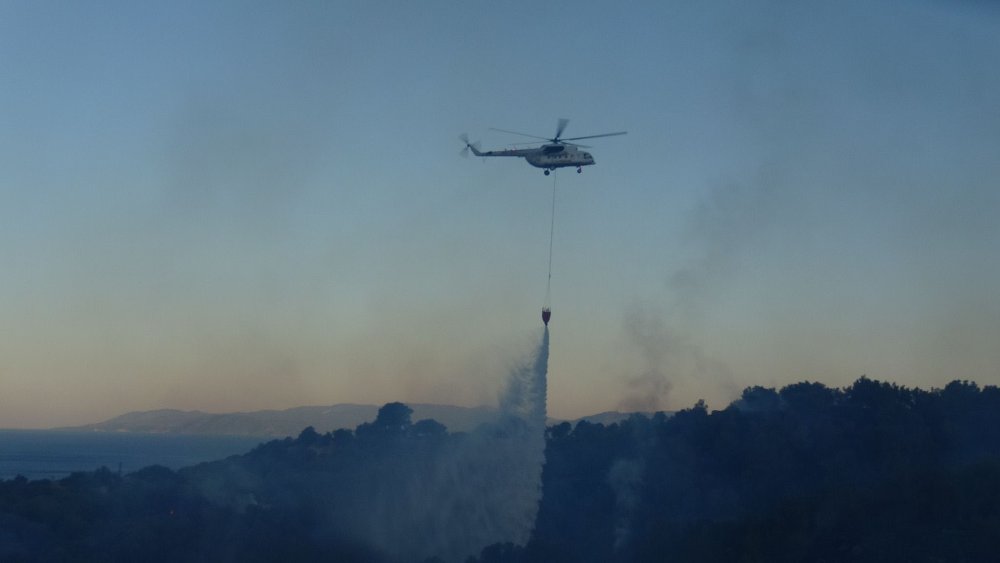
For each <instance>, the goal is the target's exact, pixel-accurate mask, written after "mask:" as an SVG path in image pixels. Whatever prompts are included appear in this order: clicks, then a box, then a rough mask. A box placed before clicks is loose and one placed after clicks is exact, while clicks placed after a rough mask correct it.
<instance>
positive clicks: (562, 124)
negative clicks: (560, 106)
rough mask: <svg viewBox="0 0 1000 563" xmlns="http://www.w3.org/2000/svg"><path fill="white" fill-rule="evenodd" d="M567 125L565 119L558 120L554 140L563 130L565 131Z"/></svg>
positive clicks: (567, 121) (567, 122)
mask: <svg viewBox="0 0 1000 563" xmlns="http://www.w3.org/2000/svg"><path fill="white" fill-rule="evenodd" d="M567 124H569V120H568V119H566V118H565V117H560V118H559V125H558V126H556V136H555V138H556V139H558V138H559V135H562V132H563V130H564V129H566V125H567Z"/></svg>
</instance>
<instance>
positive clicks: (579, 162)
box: [459, 118, 627, 176]
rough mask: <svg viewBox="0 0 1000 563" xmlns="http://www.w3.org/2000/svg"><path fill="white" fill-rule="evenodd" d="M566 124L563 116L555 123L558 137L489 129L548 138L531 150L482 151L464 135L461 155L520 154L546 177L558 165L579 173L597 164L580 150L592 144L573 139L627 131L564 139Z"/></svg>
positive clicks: (619, 132) (611, 134) (612, 134)
mask: <svg viewBox="0 0 1000 563" xmlns="http://www.w3.org/2000/svg"><path fill="white" fill-rule="evenodd" d="M567 124H569V120H568V119H565V118H563V119H560V120H559V122H558V124H557V126H556V136H555V137H539V136H538V135H528V134H527V133H518V132H517V131H508V130H506V129H496V128H494V127H491V128H490V129H491V130H493V131H500V132H501V133H510V134H513V135H521V136H522V137H531V138H534V139H541V140H543V141H545V144H543V145H542V146H540V147H535V148H529V149H503V150H496V151H481V150H479V143H471V142H469V136H468V135H465V134H462V135H461V136H460V137H459V139H461V140H462V142H463V143H465V148H463V149H462V154H463V155H466V154H468V153H469V151H470V150H471V151H472V154H474V155H476V156H520V157H523V158H524V160H527V161H528V164H530V165H532V166H535V167H537V168H541V169H543V170H544V171H545V175H546V176H548V175H549V173H551V172H552V171H553V170H555V169H556V168H566V167H574V166H575V167H576V172H577V174H579V173H581V172H583V167H584V166H590V165H591V164H594V157H593V156H591V155H590V153H589V152H587V151H583V150H580V149H586V148H590V147H587V146H584V145H578V144H576V143H571V142H570V141H580V140H583V139H596V138H598V137H613V136H615V135H624V134H626V133H627V131H618V132H616V133H602V134H600V135H586V136H583V137H567V138H565V139H564V138H563V137H562V134H563V131H564V130H565V129H566V125H567Z"/></svg>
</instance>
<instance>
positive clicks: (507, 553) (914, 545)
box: [0, 378, 1000, 563]
mask: <svg viewBox="0 0 1000 563" xmlns="http://www.w3.org/2000/svg"><path fill="white" fill-rule="evenodd" d="M409 415H410V411H409V409H408V408H407V407H405V406H404V405H401V404H399V403H393V404H390V405H386V406H385V407H383V409H382V410H381V411H380V413H379V417H378V418H377V419H376V421H374V422H373V423H369V424H365V425H362V426H359V427H358V428H357V429H355V430H354V431H348V430H338V431H336V432H331V433H318V432H316V431H314V430H313V429H311V428H308V429H306V430H305V431H303V432H302V434H301V435H300V436H299V437H298V438H297V439H285V440H276V441H272V442H269V443H267V444H263V445H262V446H260V447H258V448H257V449H255V450H254V451H252V452H250V453H248V454H246V455H244V456H234V457H233V458H230V459H228V460H223V461H219V462H213V463H210V464H203V465H200V466H195V467H191V468H185V469H182V470H180V471H176V472H175V471H171V470H168V469H165V468H162V467H150V468H146V469H143V470H141V471H138V472H135V473H132V474H128V475H124V476H119V475H117V474H115V473H112V472H111V471H108V470H107V469H101V470H98V471H95V472H90V473H78V474H74V475H72V476H70V477H68V478H66V479H62V480H58V481H48V480H43V481H27V480H25V479H23V478H18V479H14V480H8V481H4V482H0V561H139V560H141V561H348V562H349V561H390V560H399V561H413V562H414V563H416V562H420V561H442V560H449V561H450V560H454V559H440V558H435V557H434V553H436V552H434V553H428V552H424V551H421V552H419V553H416V552H413V553H409V555H412V557H410V558H407V556H406V555H407V553H408V552H406V551H403V552H402V553H400V552H398V551H395V552H394V551H393V550H392V549H391V547H387V546H391V544H392V542H393V540H394V539H397V538H398V539H400V541H404V540H403V539H402V538H401V536H400V534H402V533H403V532H401V530H403V529H404V528H405V527H406V526H410V527H413V526H417V532H418V534H422V535H428V536H429V535H433V533H434V532H435V531H437V532H440V531H441V529H447V528H436V527H434V525H433V524H434V522H429V521H428V522H425V520H427V518H429V516H428V514H434V513H435V512H440V513H441V514H442V515H446V514H447V513H449V512H454V511H461V510H466V509H467V508H468V506H467V505H468V504H469V499H468V498H465V497H461V496H457V497H454V498H452V499H451V500H450V501H449V502H441V503H440V505H434V503H435V502H440V501H441V500H442V499H440V496H441V495H440V494H438V493H437V492H434V494H428V495H427V496H426V497H420V496H419V495H418V496H417V497H415V498H413V499H410V501H409V502H411V504H407V503H406V502H402V501H401V500H400V498H401V497H404V496H406V497H411V496H414V495H416V494H417V493H416V492H415V491H421V490H429V491H437V490H436V489H434V488H433V487H432V483H431V482H430V479H431V477H432V476H434V475H438V474H439V473H440V471H441V467H442V465H441V464H440V462H439V460H440V459H442V456H444V457H448V452H453V451H456V448H458V447H460V446H461V445H463V444H466V445H467V444H468V443H470V442H471V441H473V440H474V438H475V436H474V433H472V434H461V433H448V432H447V431H446V429H445V428H444V427H443V426H441V425H440V424H437V423H435V422H434V421H429V420H428V421H419V422H417V423H411V422H410V418H409ZM509 431H510V429H509V428H506V429H505V428H503V427H499V426H498V427H494V428H489V429H485V430H484V431H483V432H485V433H487V434H489V433H492V434H504V433H505V432H509ZM488 444H489V445H490V447H491V448H492V449H496V448H495V445H496V444H502V442H488ZM503 457H507V456H506V454H505V453H504V452H503V451H500V454H499V455H498V457H497V458H491V461H490V463H486V464H480V465H476V464H472V465H457V466H444V467H445V468H446V469H448V468H450V469H452V470H459V471H457V472H458V473H462V472H466V471H480V472H483V473H484V474H485V473H489V472H490V471H492V470H495V465H496V463H495V460H496V459H500V458H503ZM446 476H448V475H446ZM456 478H457V477H456ZM421 485H426V487H424V488H423V489H421ZM499 492H500V494H501V495H502V494H503V491H499ZM375 494H378V495H382V498H375V497H373V496H372V495H375ZM481 494H482V495H490V494H497V491H485V490H484V491H481ZM387 499H388V500H387ZM365 503H382V504H380V505H379V506H382V507H384V508H383V509H382V510H378V511H365V510H358V507H361V506H365ZM412 503H416V504H412ZM425 503H430V505H429V506H430V508H431V509H432V510H431V511H430V512H427V513H426V514H425V513H421V514H420V515H419V516H420V517H419V518H414V517H413V516H414V515H413V514H412V513H411V512H412V511H411V510H410V509H407V510H399V511H396V512H393V510H392V508H393V507H397V508H398V507H413V506H418V505H421V504H425ZM352 515H353V517H352ZM352 518H353V520H352ZM366 518H368V519H372V518H375V519H381V520H378V521H361V520H365V519H366ZM415 520H416V521H418V522H417V524H414V521H415ZM371 526H375V527H376V528H375V529H379V530H384V531H387V535H386V537H385V538H384V541H383V542H374V541H370V538H371V537H372V536H371V535H370V534H369V535H368V536H365V534H364V533H362V532H363V530H370V529H372V528H371ZM421 526H422V527H421ZM407 529H408V528H407ZM394 536H395V537H394ZM361 538H364V539H361ZM445 539H447V538H445ZM407 541H415V540H412V539H410V540H407ZM413 545H420V546H424V545H432V544H423V543H420V544H418V543H414V544H413ZM421 549H423V548H421ZM477 551H479V550H477ZM998 553H1000V390H998V389H997V388H996V387H985V388H980V387H978V386H977V385H976V384H974V383H969V382H962V381H956V382H953V383H951V384H949V385H948V386H946V387H945V388H944V389H937V390H931V391H925V390H919V389H909V388H905V387H900V386H897V385H893V384H889V383H884V382H878V381H873V380H870V379H867V378H861V379H859V380H858V381H856V382H855V383H854V384H853V385H851V386H850V387H847V388H844V389H831V388H828V387H825V386H823V385H821V384H818V383H797V384H794V385H790V386H787V387H784V388H782V389H780V390H774V389H767V388H762V387H753V388H749V389H747V390H745V391H744V392H743V395H742V397H741V398H740V399H739V400H738V401H735V402H734V403H733V404H732V405H730V406H729V407H728V408H726V409H724V410H720V411H715V412H709V411H708V410H707V409H706V408H705V405H704V404H702V403H699V404H698V405H695V406H694V407H693V408H690V409H686V410H683V411H680V412H678V413H676V414H674V415H673V416H665V415H663V414H657V415H655V416H653V417H644V416H633V417H632V418H630V419H628V420H625V421H623V422H621V423H618V424H611V425H606V426H605V425H601V424H591V423H587V422H580V423H578V424H576V426H575V427H574V426H571V425H570V424H568V423H563V424H559V425H556V426H552V427H549V428H548V430H547V432H546V449H545V466H544V470H543V472H542V499H541V502H540V505H539V508H538V513H537V517H536V519H535V523H534V530H533V532H532V533H531V536H530V538H529V539H528V540H527V541H526V542H525V543H524V545H514V544H494V545H489V546H485V547H484V548H483V549H482V550H481V551H479V552H478V555H475V556H473V557H470V558H469V561H472V562H475V563H495V562H503V563H510V562H518V563H525V562H542V561H546V562H559V561H567V562H568V561H573V562H578V561H583V562H587V561H594V562H598V561H600V562H607V561H682V562H683V561H727V562H728V561H747V562H749V561H828V562H833V561H917V562H920V561H927V562H931V561H995V560H997V559H998ZM439 555H440V554H439Z"/></svg>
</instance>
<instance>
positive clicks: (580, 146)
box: [559, 141, 590, 149]
mask: <svg viewBox="0 0 1000 563" xmlns="http://www.w3.org/2000/svg"><path fill="white" fill-rule="evenodd" d="M559 144H560V145H572V146H574V147H576V148H579V149H589V148H590V145H580V144H577V143H569V142H566V141H559Z"/></svg>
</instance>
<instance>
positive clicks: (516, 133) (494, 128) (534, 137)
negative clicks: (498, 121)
mask: <svg viewBox="0 0 1000 563" xmlns="http://www.w3.org/2000/svg"><path fill="white" fill-rule="evenodd" d="M490 130H491V131H500V132H501V133H512V134H514V135H521V136H522V137H531V138H532V139H541V140H543V141H551V140H552V139H550V138H548V137H539V136H538V135H529V134H527V133H518V132H517V131H508V130H506V129H497V128H496V127H490Z"/></svg>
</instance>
